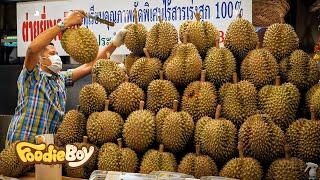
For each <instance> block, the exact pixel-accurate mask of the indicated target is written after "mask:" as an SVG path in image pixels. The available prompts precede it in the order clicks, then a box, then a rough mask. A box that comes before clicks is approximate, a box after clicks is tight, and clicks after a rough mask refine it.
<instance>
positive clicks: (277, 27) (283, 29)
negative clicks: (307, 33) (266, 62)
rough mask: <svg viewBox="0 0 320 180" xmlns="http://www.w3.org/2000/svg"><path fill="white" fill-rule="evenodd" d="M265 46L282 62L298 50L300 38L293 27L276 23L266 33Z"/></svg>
mask: <svg viewBox="0 0 320 180" xmlns="http://www.w3.org/2000/svg"><path fill="white" fill-rule="evenodd" d="M263 44H264V47H265V48H266V49H268V50H269V51H270V52H271V53H272V54H273V55H274V57H275V58H276V59H277V60H281V59H282V58H284V57H286V56H289V55H290V54H291V53H292V52H293V51H294V50H296V49H297V48H298V46H299V38H298V36H297V34H296V32H295V30H294V29H293V27H292V26H291V25H289V24H279V23H275V24H273V25H271V26H269V27H268V29H267V31H266V32H265V34H264V39H263Z"/></svg>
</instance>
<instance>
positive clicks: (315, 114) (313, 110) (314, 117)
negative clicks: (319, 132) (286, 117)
mask: <svg viewBox="0 0 320 180" xmlns="http://www.w3.org/2000/svg"><path fill="white" fill-rule="evenodd" d="M310 113H311V120H312V121H315V120H316V119H317V113H316V111H315V109H314V105H311V106H310Z"/></svg>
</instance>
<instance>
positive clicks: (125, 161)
mask: <svg viewBox="0 0 320 180" xmlns="http://www.w3.org/2000/svg"><path fill="white" fill-rule="evenodd" d="M137 166H138V157H137V154H136V153H135V152H134V151H133V150H131V149H130V148H120V147H119V146H118V145H116V144H114V143H105V144H104V145H103V146H102V147H101V148H100V151H99V158H98V169H99V170H105V171H121V172H132V173H133V172H135V171H136V169H137Z"/></svg>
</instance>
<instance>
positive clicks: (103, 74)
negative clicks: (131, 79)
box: [92, 55, 126, 94]
mask: <svg viewBox="0 0 320 180" xmlns="http://www.w3.org/2000/svg"><path fill="white" fill-rule="evenodd" d="M108 56H109V57H108V59H100V60H98V61H97V62H96V63H95V64H94V65H93V68H92V74H94V76H95V77H96V81H97V83H99V84H100V85H102V86H103V87H104V89H105V90H106V93H107V94H110V93H111V92H112V91H114V90H115V89H116V88H117V87H118V86H119V85H120V84H121V83H123V82H124V81H125V78H126V74H125V72H124V71H123V70H122V69H121V68H120V67H119V66H118V65H117V63H116V62H114V61H112V60H110V55H108Z"/></svg>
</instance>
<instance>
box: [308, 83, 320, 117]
mask: <svg viewBox="0 0 320 180" xmlns="http://www.w3.org/2000/svg"><path fill="white" fill-rule="evenodd" d="M311 106H313V108H314V110H315V112H316V115H317V117H318V118H320V83H318V84H316V85H314V86H313V87H312V88H310V89H309V91H308V92H307V94H306V107H308V108H309V109H310V107H311Z"/></svg>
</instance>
